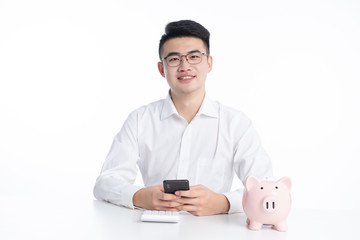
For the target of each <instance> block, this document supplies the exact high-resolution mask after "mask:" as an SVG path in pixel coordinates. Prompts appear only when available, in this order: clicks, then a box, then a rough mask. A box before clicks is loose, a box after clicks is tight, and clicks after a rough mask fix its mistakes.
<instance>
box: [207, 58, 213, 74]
mask: <svg viewBox="0 0 360 240" xmlns="http://www.w3.org/2000/svg"><path fill="white" fill-rule="evenodd" d="M207 61H208V65H209V67H208V72H211V69H212V66H213V58H212V56H208V57H207Z"/></svg>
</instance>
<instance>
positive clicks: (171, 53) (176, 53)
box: [166, 50, 200, 57]
mask: <svg viewBox="0 0 360 240" xmlns="http://www.w3.org/2000/svg"><path fill="white" fill-rule="evenodd" d="M196 52H200V51H199V50H192V51H190V52H187V54H189V53H196ZM173 55H177V56H180V55H181V54H180V53H179V52H170V53H168V55H167V56H166V57H169V56H173Z"/></svg>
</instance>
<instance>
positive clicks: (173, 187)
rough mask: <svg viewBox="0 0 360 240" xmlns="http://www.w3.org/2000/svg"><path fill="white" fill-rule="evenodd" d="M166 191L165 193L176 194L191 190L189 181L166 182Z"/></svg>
mask: <svg viewBox="0 0 360 240" xmlns="http://www.w3.org/2000/svg"><path fill="white" fill-rule="evenodd" d="M163 184H164V191H165V193H172V194H174V193H175V192H176V191H178V190H182V191H184V190H189V189H190V188H189V180H187V179H177V180H164V182H163Z"/></svg>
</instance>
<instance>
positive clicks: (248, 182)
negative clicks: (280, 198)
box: [245, 176, 259, 191]
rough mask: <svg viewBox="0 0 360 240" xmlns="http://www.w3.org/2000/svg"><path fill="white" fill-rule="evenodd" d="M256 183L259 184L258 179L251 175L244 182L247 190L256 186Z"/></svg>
mask: <svg viewBox="0 0 360 240" xmlns="http://www.w3.org/2000/svg"><path fill="white" fill-rule="evenodd" d="M258 185H259V181H258V180H257V179H256V178H255V177H253V176H249V177H247V179H246V182H245V188H246V190H247V191H249V190H250V189H251V188H253V187H254V186H258Z"/></svg>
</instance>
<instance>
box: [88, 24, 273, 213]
mask: <svg viewBox="0 0 360 240" xmlns="http://www.w3.org/2000/svg"><path fill="white" fill-rule="evenodd" d="M209 39H210V33H209V32H208V30H206V29H205V28H204V27H203V26H202V25H200V24H199V23H196V22H194V21H190V20H183V21H178V22H172V23H169V24H168V25H167V26H166V29H165V34H164V35H163V36H162V38H161V40H160V45H159V55H160V62H159V63H158V69H159V72H160V74H161V75H162V76H163V77H164V78H166V80H167V82H168V84H169V86H170V91H169V94H168V96H167V98H166V99H163V100H160V101H157V102H154V103H150V104H149V105H147V106H144V107H141V108H139V109H137V110H135V111H134V112H132V113H131V114H130V115H129V117H128V119H127V120H126V121H125V123H124V125H123V127H122V129H121V131H120V132H119V133H118V134H117V135H116V137H115V138H114V141H113V145H112V147H111V149H110V152H109V154H108V156H107V158H106V160H105V163H104V165H103V168H102V170H101V174H100V176H99V177H98V179H97V181H96V185H95V188H94V195H95V197H96V198H97V199H101V200H105V201H108V202H111V203H114V204H117V205H122V206H126V207H130V208H134V207H140V208H145V209H155V210H167V211H188V212H190V213H192V214H194V215H198V216H200V215H212V214H219V213H231V212H238V211H242V206H241V205H242V191H243V190H242V189H238V190H237V191H233V192H230V189H231V184H232V180H233V176H234V173H236V174H237V176H238V177H239V178H240V179H241V180H242V182H245V180H246V177H247V176H249V175H252V176H255V177H257V178H259V179H263V178H269V177H272V167H271V161H270V159H269V157H268V156H267V154H266V153H265V151H264V150H263V148H262V146H261V142H260V139H259V137H258V135H257V133H256V131H255V129H254V128H253V126H252V124H251V121H250V120H249V119H248V118H247V117H246V116H245V115H244V114H242V113H241V112H239V111H236V110H233V109H230V108H228V107H225V106H223V105H222V104H220V103H218V102H216V101H213V100H211V99H210V98H208V96H207V95H206V91H205V81H206V77H207V74H208V73H209V72H210V71H211V69H212V65H213V58H212V56H210V51H209ZM136 165H138V166H139V169H140V171H141V174H142V177H143V180H144V184H145V187H139V186H135V185H134V184H133V183H134V181H135V178H136V175H137V167H136ZM165 179H188V180H189V182H190V185H191V186H190V190H189V191H178V192H176V193H175V195H174V194H166V193H164V189H163V187H162V181H163V180H165Z"/></svg>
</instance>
